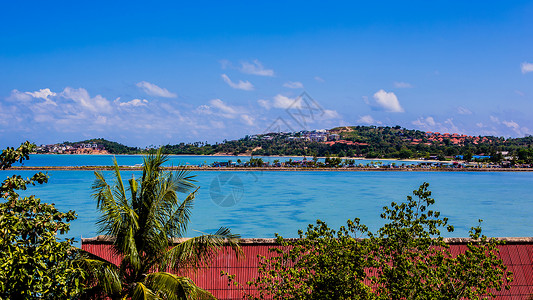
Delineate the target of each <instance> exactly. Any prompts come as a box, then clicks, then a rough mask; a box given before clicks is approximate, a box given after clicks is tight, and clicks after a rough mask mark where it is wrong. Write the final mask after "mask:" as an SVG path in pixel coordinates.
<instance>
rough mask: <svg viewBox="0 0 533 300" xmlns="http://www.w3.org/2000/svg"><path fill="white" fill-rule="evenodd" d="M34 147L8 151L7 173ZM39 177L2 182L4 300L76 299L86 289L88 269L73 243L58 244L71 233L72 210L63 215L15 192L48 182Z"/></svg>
mask: <svg viewBox="0 0 533 300" xmlns="http://www.w3.org/2000/svg"><path fill="white" fill-rule="evenodd" d="M34 147H35V146H34V145H33V144H30V143H28V142H26V143H24V144H22V145H21V146H20V147H19V148H17V149H14V148H8V149H6V150H4V151H3V152H2V154H1V155H0V165H1V167H2V169H7V168H9V167H10V166H11V165H12V164H13V163H15V162H17V161H18V162H22V161H23V160H26V159H28V158H29V155H28V154H29V153H30V152H31V151H32V150H33V149H34ZM47 179H48V177H47V176H46V175H45V174H42V173H38V174H35V175H34V176H32V178H27V179H23V178H22V177H20V176H12V177H8V178H7V179H6V180H4V181H3V182H2V186H1V196H2V198H3V199H5V200H6V201H5V202H2V203H0V299H71V298H73V297H75V296H76V295H77V294H78V293H79V292H80V291H81V284H80V282H81V281H82V280H83V276H84V273H83V270H82V269H80V268H79V267H78V265H77V259H78V257H79V253H78V251H77V250H76V249H75V248H73V247H72V243H73V240H72V239H67V240H65V241H62V242H61V241H59V240H58V239H57V234H58V233H60V234H64V233H66V232H68V230H69V226H70V225H69V223H67V222H70V221H72V220H74V219H76V215H75V213H74V212H73V211H69V212H67V213H62V212H59V211H58V210H57V209H56V208H55V207H54V205H53V204H47V203H42V202H41V201H40V199H38V198H35V196H29V197H20V196H19V195H18V193H17V192H16V190H25V189H26V187H27V185H29V184H35V183H45V182H46V181H47Z"/></svg>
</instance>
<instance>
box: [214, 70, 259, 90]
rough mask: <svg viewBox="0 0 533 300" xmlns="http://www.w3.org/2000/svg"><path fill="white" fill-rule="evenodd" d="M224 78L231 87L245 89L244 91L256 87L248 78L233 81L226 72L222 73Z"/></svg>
mask: <svg viewBox="0 0 533 300" xmlns="http://www.w3.org/2000/svg"><path fill="white" fill-rule="evenodd" d="M222 79H223V80H224V82H226V83H227V84H228V85H229V86H230V87H232V88H234V89H238V90H243V91H253V89H254V86H253V84H252V83H251V82H250V81H248V80H247V81H242V80H239V82H237V83H235V82H233V81H231V79H230V78H229V77H228V75H226V74H222Z"/></svg>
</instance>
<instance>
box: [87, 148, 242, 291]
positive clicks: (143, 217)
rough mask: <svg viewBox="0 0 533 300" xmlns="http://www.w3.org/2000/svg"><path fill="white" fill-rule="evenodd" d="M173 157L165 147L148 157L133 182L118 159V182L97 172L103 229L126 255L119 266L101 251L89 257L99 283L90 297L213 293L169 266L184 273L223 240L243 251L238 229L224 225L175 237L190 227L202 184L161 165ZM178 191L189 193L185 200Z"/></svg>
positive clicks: (95, 186)
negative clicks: (124, 176)
mask: <svg viewBox="0 0 533 300" xmlns="http://www.w3.org/2000/svg"><path fill="white" fill-rule="evenodd" d="M167 160H168V157H167V156H165V155H163V154H162V153H161V149H159V151H158V152H157V153H156V154H151V155H149V156H147V157H145V158H144V165H143V173H142V176H141V178H139V179H135V178H134V177H132V178H131V179H130V180H128V186H127V187H126V186H125V184H124V181H123V180H122V176H121V174H120V170H119V168H118V165H117V163H116V160H115V169H114V183H112V184H109V183H108V182H107V181H106V179H105V178H104V176H103V174H101V173H99V172H95V176H96V180H95V182H94V184H93V190H94V194H93V195H94V197H95V199H96V200H97V208H98V210H100V212H101V216H100V218H99V220H98V226H99V227H100V232H101V233H104V234H107V235H109V236H111V237H112V238H113V240H114V242H113V250H114V252H115V254H117V255H120V256H122V261H121V263H120V265H119V266H115V265H113V264H111V263H110V262H107V261H104V260H102V259H101V258H96V257H94V258H91V259H87V260H86V261H85V267H86V269H87V270H88V272H89V273H90V274H91V276H92V277H93V279H94V283H95V285H94V286H93V287H92V288H91V289H89V290H88V293H87V296H88V297H91V298H94V297H96V296H107V297H111V298H113V299H122V298H124V297H126V298H130V297H131V299H152V298H153V299H185V298H186V299H198V298H202V299H203V298H208V299H210V298H213V296H212V295H211V294H210V293H209V292H207V291H205V290H203V289H201V288H199V287H198V286H196V285H195V284H194V282H192V281H191V280H190V279H189V278H187V277H183V276H177V275H173V274H171V273H168V271H173V272H174V273H175V274H180V272H181V271H183V270H186V269H189V268H196V267H199V266H201V265H205V264H207V263H208V261H209V259H210V258H211V257H212V255H214V254H215V253H216V251H217V250H218V249H220V247H222V246H223V245H231V246H232V247H233V248H234V249H235V250H236V251H237V253H239V251H240V248H239V246H238V238H239V237H238V235H235V234H232V233H231V232H230V230H229V229H228V228H224V227H221V228H220V229H219V230H218V231H217V232H216V233H214V234H203V235H201V236H198V237H194V238H190V239H184V240H180V241H179V243H178V244H175V243H174V242H177V240H175V238H183V237H184V236H185V234H186V232H187V229H188V222H189V219H190V214H191V210H192V208H193V201H194V198H195V195H196V192H197V191H198V188H197V187H196V186H195V185H194V183H193V182H194V179H193V177H194V176H191V175H190V174H189V172H187V171H185V170H181V171H179V172H177V173H173V172H166V171H164V170H163V169H162V168H161V166H162V164H164V163H165V162H166V161H167ZM178 193H184V194H185V195H186V196H185V198H184V199H183V200H181V201H180V200H179V199H178ZM172 246H173V247H172Z"/></svg>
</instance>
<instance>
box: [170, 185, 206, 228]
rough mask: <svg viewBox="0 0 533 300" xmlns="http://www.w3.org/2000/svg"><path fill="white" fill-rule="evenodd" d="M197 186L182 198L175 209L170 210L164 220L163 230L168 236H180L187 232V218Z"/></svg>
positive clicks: (189, 214)
mask: <svg viewBox="0 0 533 300" xmlns="http://www.w3.org/2000/svg"><path fill="white" fill-rule="evenodd" d="M198 189H199V187H198V188H196V190H194V191H193V192H192V193H190V194H189V195H188V196H187V197H186V198H185V200H183V201H182V202H181V203H180V205H179V207H178V208H176V209H175V210H173V211H172V210H170V214H169V215H168V218H167V219H166V222H165V232H166V233H167V235H168V237H175V238H180V237H183V235H184V234H185V232H187V227H188V225H189V220H190V217H191V211H192V208H193V205H194V198H195V197H196V192H198Z"/></svg>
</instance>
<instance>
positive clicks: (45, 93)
mask: <svg viewBox="0 0 533 300" xmlns="http://www.w3.org/2000/svg"><path fill="white" fill-rule="evenodd" d="M26 94H28V95H30V96H32V97H33V98H41V99H44V100H49V99H48V97H50V96H52V97H54V96H57V94H56V93H54V92H52V91H50V89H48V88H47V89H40V90H38V91H35V92H26Z"/></svg>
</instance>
